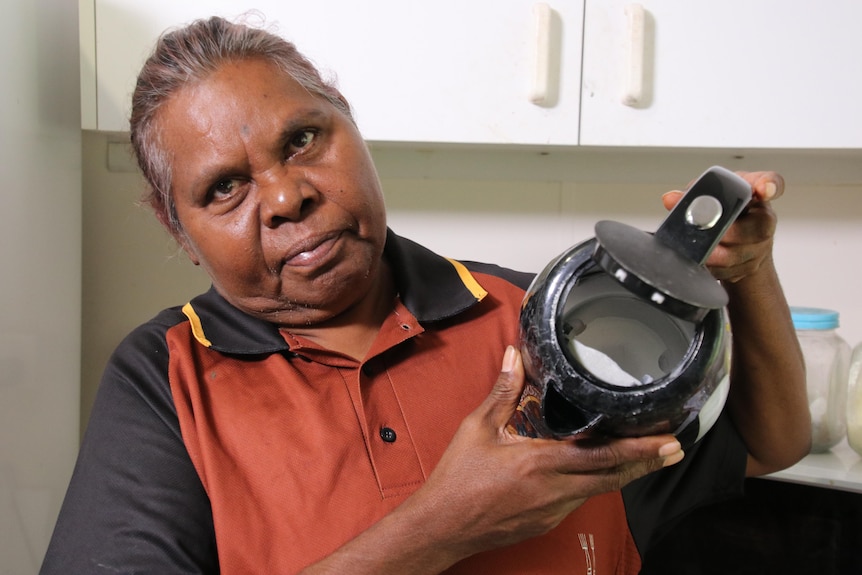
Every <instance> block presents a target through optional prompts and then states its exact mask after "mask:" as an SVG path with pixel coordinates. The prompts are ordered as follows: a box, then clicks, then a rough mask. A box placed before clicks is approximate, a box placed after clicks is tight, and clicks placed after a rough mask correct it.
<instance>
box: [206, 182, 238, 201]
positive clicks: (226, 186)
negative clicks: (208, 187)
mask: <svg viewBox="0 0 862 575" xmlns="http://www.w3.org/2000/svg"><path fill="white" fill-rule="evenodd" d="M236 188H237V181H236V180H220V181H218V182H216V184H215V185H214V186H213V187H212V191H211V195H212V198H213V199H216V200H218V199H221V198H225V197H228V196H230V195H231V194H232V193H234V192H235V191H236Z"/></svg>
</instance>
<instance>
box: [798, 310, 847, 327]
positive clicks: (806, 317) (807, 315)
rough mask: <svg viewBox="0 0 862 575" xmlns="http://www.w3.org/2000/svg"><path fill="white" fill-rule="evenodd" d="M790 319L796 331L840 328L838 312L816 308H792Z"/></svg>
mask: <svg viewBox="0 0 862 575" xmlns="http://www.w3.org/2000/svg"><path fill="white" fill-rule="evenodd" d="M790 317H791V318H792V319H793V327H795V328H796V329H835V328H837V327H838V312H837V311H833V310H831V309H820V308H816V307H792V306H791V308H790Z"/></svg>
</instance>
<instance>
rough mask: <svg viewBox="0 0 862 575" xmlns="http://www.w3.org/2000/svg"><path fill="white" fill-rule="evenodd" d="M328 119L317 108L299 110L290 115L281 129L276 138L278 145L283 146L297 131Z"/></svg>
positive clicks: (326, 115)
mask: <svg viewBox="0 0 862 575" xmlns="http://www.w3.org/2000/svg"><path fill="white" fill-rule="evenodd" d="M327 117H328V114H327V113H326V112H324V111H323V110H320V109H317V108H307V109H300V110H298V111H297V112H295V113H293V114H291V115H290V117H289V118H288V119H287V121H285V122H284V124H283V125H282V128H281V133H280V134H279V137H278V142H279V144H280V145H282V146H283V145H284V144H286V143H287V142H289V141H290V139H291V138H292V137H293V136H294V135H295V134H296V131H297V130H301V129H302V128H307V127H309V126H308V125H309V124H311V123H320V122H322V121H323V120H325V119H326V118H327Z"/></svg>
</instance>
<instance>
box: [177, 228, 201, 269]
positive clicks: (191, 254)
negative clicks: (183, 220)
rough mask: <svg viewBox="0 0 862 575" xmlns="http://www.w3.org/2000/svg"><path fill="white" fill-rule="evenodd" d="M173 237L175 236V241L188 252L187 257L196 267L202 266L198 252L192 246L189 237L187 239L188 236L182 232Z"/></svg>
mask: <svg viewBox="0 0 862 575" xmlns="http://www.w3.org/2000/svg"><path fill="white" fill-rule="evenodd" d="M172 235H173V236H174V240H176V242H177V243H178V244H180V247H181V248H183V251H184V252H186V256H188V258H189V259H190V260H191V262H192V263H193V264H195V265H196V266H199V265H201V260H200V258H199V257H198V255H197V252H196V251H195V249H194V246H192V244H191V242H190V241H189V239H188V237H186V235H185V234H184V233H183V232H182V231H179V232H176V233H174V234H172Z"/></svg>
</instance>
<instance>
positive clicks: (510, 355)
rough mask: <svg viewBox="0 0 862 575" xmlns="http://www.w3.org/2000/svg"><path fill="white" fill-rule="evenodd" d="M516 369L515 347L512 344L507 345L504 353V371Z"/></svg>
mask: <svg viewBox="0 0 862 575" xmlns="http://www.w3.org/2000/svg"><path fill="white" fill-rule="evenodd" d="M513 369H515V348H514V347H512V346H511V345H510V346H508V347H506V353H504V354H503V373H509V372H510V371H512V370H513Z"/></svg>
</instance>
